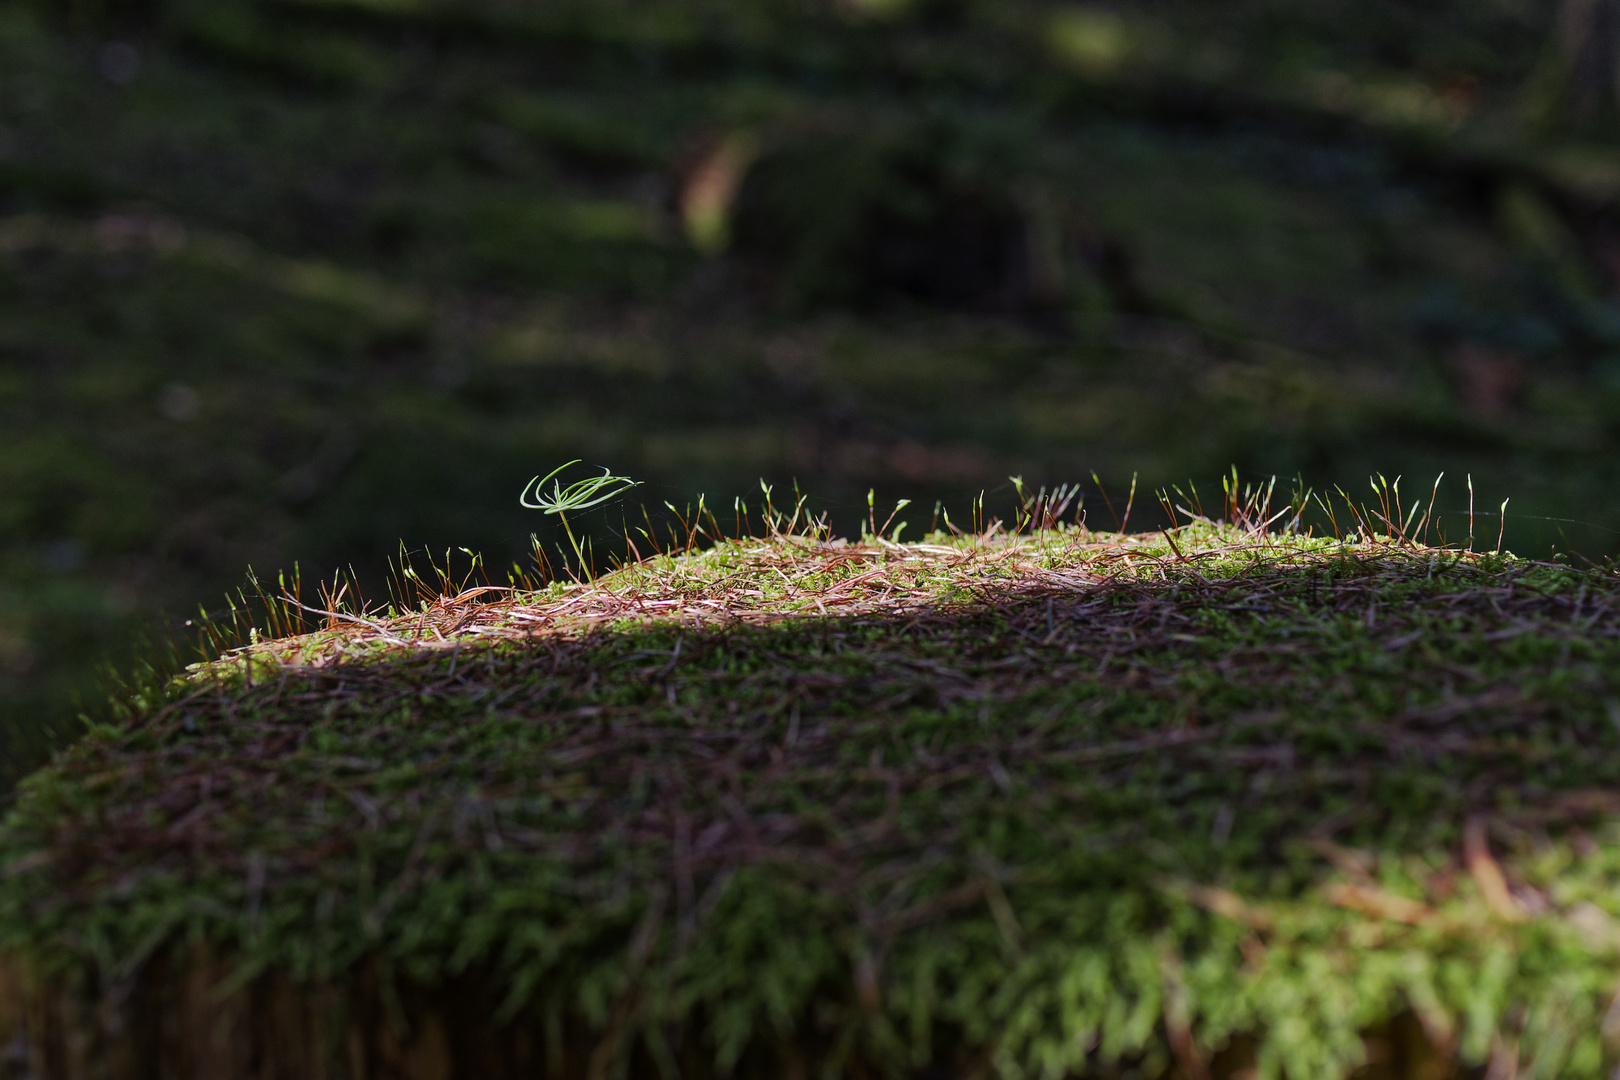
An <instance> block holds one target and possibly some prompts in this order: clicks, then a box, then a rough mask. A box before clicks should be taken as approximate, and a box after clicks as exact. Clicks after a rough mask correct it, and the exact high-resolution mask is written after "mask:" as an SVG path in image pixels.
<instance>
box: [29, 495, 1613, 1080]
mask: <svg viewBox="0 0 1620 1080" xmlns="http://www.w3.org/2000/svg"><path fill="white" fill-rule="evenodd" d="M490 595H491V594H489V593H487V592H486V593H482V594H479V595H476V596H471V595H469V596H466V597H462V598H459V599H458V598H455V597H445V598H443V599H442V600H440V601H439V602H436V603H431V604H424V605H423V607H422V609H421V610H418V611H413V612H405V613H399V614H396V615H395V616H394V617H392V618H386V619H384V620H382V621H377V620H375V619H368V620H366V622H365V624H364V625H362V624H361V623H359V622H355V621H353V620H354V619H356V618H358V616H351V617H348V620H349V621H339V620H334V621H333V622H332V623H331V625H330V626H329V628H327V629H325V630H322V631H319V632H317V633H314V634H309V635H304V636H300V637H293V638H288V639H283V640H277V641H270V642H264V643H261V644H259V645H257V646H253V647H249V648H246V649H243V650H239V651H237V652H235V653H232V654H229V655H227V656H226V657H225V658H224V659H222V660H221V661H219V662H217V663H216V664H214V665H212V666H208V667H204V668H199V669H196V670H194V671H192V672H191V673H189V674H188V675H187V676H185V677H184V678H182V679H180V680H178V681H176V682H174V683H173V684H171V685H170V686H169V687H168V688H167V689H166V690H164V691H163V692H162V694H161V695H159V697H158V698H156V699H153V700H151V701H150V702H149V703H148V704H147V705H146V706H145V707H143V708H141V709H140V710H139V711H138V712H137V714H136V715H133V716H132V717H131V718H130V719H129V720H128V722H126V723H123V724H120V725H118V726H115V727H108V728H104V729H101V730H98V731H96V732H93V733H92V734H91V735H90V736H88V737H87V738H86V739H85V740H83V741H82V742H81V743H80V744H79V745H78V746H76V747H75V748H74V749H73V750H71V751H69V752H68V753H67V754H65V755H64V756H63V757H62V758H61V759H60V760H59V761H58V762H57V763H56V764H55V765H53V766H52V767H50V768H48V769H47V770H45V771H43V772H41V773H39V774H38V775H36V776H35V777H33V778H32V779H31V780H29V781H28V782H27V783H26V784H25V785H24V787H23V789H22V792H21V796H20V799H19V801H18V804H17V807H16V809H15V810H14V811H13V812H12V814H11V816H10V818H9V819H8V821H7V822H6V825H5V827H4V831H3V832H0V857H3V858H4V859H5V861H6V864H7V866H8V870H7V873H6V875H5V877H4V878H3V879H0V947H3V948H4V949H5V950H6V951H7V952H9V953H10V954H12V955H13V956H24V957H28V958H30V959H29V962H30V963H31V964H32V965H34V966H35V967H36V969H37V970H40V971H43V972H47V973H54V977H55V978H57V979H58V980H63V979H67V980H68V982H69V984H72V985H82V986H85V987H92V988H93V987H97V986H99V987H103V988H106V987H110V986H114V985H122V984H125V983H127V982H129V981H130V980H137V981H138V980H139V979H140V978H141V977H142V976H141V973H142V972H143V971H144V970H146V968H147V966H149V965H154V964H155V965H157V968H155V969H154V970H157V969H161V970H164V971H168V972H171V975H170V976H169V978H170V979H171V980H172V978H173V977H174V976H173V974H172V973H173V972H174V971H177V970H181V971H183V970H184V965H180V966H179V967H178V968H177V967H175V966H174V965H175V963H176V962H175V960H174V959H173V957H174V956H175V955H177V954H176V950H182V954H183V950H184V949H185V948H206V949H207V950H208V951H209V955H213V956H219V957H223V958H225V962H226V965H227V967H226V969H227V970H232V971H235V972H236V973H237V978H236V982H237V983H238V984H243V985H248V984H254V979H255V978H268V977H270V976H269V974H268V973H275V977H277V978H285V979H291V980H293V981H294V984H299V983H307V984H308V985H310V986H340V987H342V986H351V985H354V984H355V983H354V981H355V980H356V979H360V978H361V977H362V975H361V973H367V972H369V973H371V974H367V975H365V976H364V977H365V978H375V977H376V975H375V973H376V972H377V971H379V970H380V971H383V972H385V973H387V977H388V978H390V979H392V980H395V981H396V982H397V983H398V985H399V986H400V987H401V988H402V989H401V990H400V992H401V993H404V994H406V995H407V996H409V995H412V994H414V995H418V996H417V998H413V999H412V1000H421V997H420V995H422V994H428V993H432V992H433V989H434V988H435V987H439V988H442V987H445V986H448V985H451V984H454V983H455V982H456V980H458V979H462V980H465V979H467V978H469V977H470V976H469V973H475V974H476V979H475V982H476V984H477V986H478V987H479V988H480V989H479V993H481V994H483V995H484V997H485V998H486V999H487V1000H489V1001H491V1002H493V1003H495V1004H494V1005H492V1009H493V1013H494V1015H493V1019H492V1020H491V1025H492V1026H491V1027H490V1031H491V1032H499V1031H503V1030H504V1031H506V1032H508V1033H510V1032H512V1031H516V1030H528V1031H536V1032H542V1033H543V1031H544V1030H545V1024H544V1023H543V1018H544V1017H545V1016H547V1015H552V1016H561V1017H566V1018H567V1024H568V1030H569V1031H571V1032H575V1033H576V1034H577V1033H579V1032H584V1033H587V1034H589V1033H594V1034H592V1035H589V1038H590V1040H592V1042H593V1044H597V1043H600V1044H601V1045H609V1046H610V1051H611V1053H610V1056H615V1055H617V1056H623V1055H630V1057H635V1056H636V1055H651V1058H653V1059H656V1058H659V1057H661V1056H667V1055H670V1054H675V1053H676V1052H677V1050H678V1051H679V1054H680V1055H682V1059H683V1060H686V1059H687V1058H692V1059H693V1060H698V1061H701V1062H705V1063H706V1065H704V1066H703V1071H707V1070H708V1069H710V1068H713V1069H717V1070H720V1071H724V1070H725V1069H727V1068H729V1067H730V1066H731V1065H732V1064H734V1063H737V1062H746V1061H752V1060H756V1058H757V1057H758V1056H759V1055H762V1054H763V1055H766V1056H767V1057H769V1056H770V1055H772V1054H778V1055H779V1054H789V1056H790V1057H791V1056H792V1054H798V1055H800V1056H802V1057H803V1058H804V1059H806V1060H810V1061H812V1062H819V1063H821V1064H823V1065H826V1066H827V1067H829V1068H838V1067H842V1066H841V1065H840V1062H843V1063H845V1064H847V1063H848V1062H850V1061H854V1060H856V1059H859V1060H860V1061H861V1062H864V1063H866V1064H865V1066H864V1067H870V1068H877V1069H880V1070H882V1071H884V1072H892V1073H901V1072H905V1071H907V1070H910V1069H913V1068H918V1067H921V1066H923V1065H924V1064H926V1063H927V1062H929V1061H930V1060H933V1061H935V1062H936V1063H948V1062H951V1061H957V1062H959V1063H960V1062H961V1061H966V1060H968V1058H969V1057H971V1055H972V1054H973V1053H975V1052H979V1053H983V1054H988V1055H989V1058H988V1060H989V1061H991V1062H993V1064H994V1067H995V1068H996V1069H998V1070H999V1071H1000V1072H1001V1073H1002V1074H1003V1075H1007V1076H1036V1075H1043V1076H1057V1075H1062V1074H1065V1073H1076V1072H1080V1073H1083V1072H1085V1071H1086V1070H1088V1069H1107V1068H1110V1067H1116V1066H1122V1065H1124V1064H1130V1063H1135V1066H1133V1067H1136V1066H1140V1067H1142V1068H1146V1069H1148V1071H1149V1072H1152V1071H1156V1070H1157V1069H1159V1068H1162V1067H1168V1066H1169V1064H1170V1063H1172V1062H1178V1061H1179V1062H1182V1063H1183V1064H1182V1066H1181V1067H1187V1065H1186V1062H1187V1061H1191V1060H1194V1059H1199V1060H1209V1059H1211V1058H1212V1057H1213V1056H1214V1055H1216V1054H1217V1053H1218V1052H1220V1051H1221V1050H1222V1048H1223V1047H1226V1048H1228V1049H1230V1048H1231V1047H1233V1046H1238V1045H1242V1046H1246V1047H1248V1048H1249V1050H1248V1051H1246V1052H1251V1053H1252V1055H1253V1059H1252V1060H1253V1061H1254V1062H1256V1063H1257V1064H1258V1066H1259V1068H1260V1069H1261V1071H1262V1073H1263V1074H1266V1075H1280V1074H1286V1075H1288V1076H1292V1077H1306V1076H1310V1077H1318V1076H1328V1075H1337V1074H1343V1073H1346V1072H1347V1071H1348V1070H1350V1069H1351V1068H1353V1067H1354V1066H1356V1065H1357V1064H1358V1063H1359V1062H1360V1061H1361V1060H1362V1057H1363V1055H1364V1054H1365V1053H1367V1052H1368V1051H1367V1046H1368V1045H1369V1044H1368V1043H1366V1042H1364V1040H1363V1036H1364V1035H1365V1034H1366V1033H1367V1032H1369V1031H1376V1030H1383V1029H1386V1028H1388V1026H1389V1025H1390V1024H1392V1023H1397V1022H1398V1018H1399V1017H1400V1016H1402V1015H1415V1016H1417V1017H1419V1018H1420V1019H1421V1026H1422V1029H1423V1031H1424V1032H1426V1033H1427V1036H1426V1037H1428V1038H1429V1039H1430V1041H1431V1042H1433V1043H1434V1044H1435V1045H1437V1046H1439V1047H1440V1048H1441V1050H1442V1051H1443V1052H1444V1053H1446V1054H1451V1053H1455V1054H1456V1055H1458V1056H1460V1058H1461V1059H1462V1060H1463V1061H1465V1062H1475V1063H1477V1062H1482V1061H1483V1060H1485V1059H1486V1058H1488V1057H1490V1056H1491V1055H1492V1054H1493V1053H1494V1054H1497V1055H1501V1054H1503V1053H1506V1051H1505V1050H1504V1049H1503V1048H1504V1047H1507V1046H1512V1047H1515V1048H1516V1050H1515V1052H1516V1053H1519V1054H1520V1055H1522V1057H1523V1058H1524V1059H1525V1060H1532V1059H1533V1060H1535V1061H1537V1062H1539V1063H1540V1065H1539V1067H1540V1068H1543V1069H1545V1070H1547V1071H1548V1072H1549V1073H1552V1072H1557V1073H1558V1075H1570V1076H1580V1075H1593V1076H1596V1075H1600V1074H1601V1069H1602V1067H1603V1065H1604V1063H1605V1062H1608V1061H1610V1059H1611V1058H1612V1056H1613V1049H1612V1048H1611V1047H1609V1046H1608V1045H1607V1044H1606V1043H1605V1042H1604V1041H1603V1040H1604V1038H1605V1037H1606V1036H1605V1035H1604V1031H1605V1029H1604V1028H1603V1026H1602V1024H1601V1023H1600V1022H1599V1021H1600V1019H1601V1017H1602V1016H1603V1015H1604V1010H1605V1009H1606V1008H1607V1007H1608V1003H1609V996H1610V995H1611V994H1612V992H1613V987H1614V985H1615V984H1616V981H1617V978H1620V964H1617V956H1616V952H1615V950H1616V948H1617V947H1620V922H1617V921H1616V918H1617V917H1620V904H1616V903H1615V901H1614V896H1615V892H1614V884H1615V881H1614V874H1615V872H1616V870H1617V869H1620V833H1617V832H1615V831H1614V828H1613V824H1612V821H1613V815H1614V814H1615V812H1616V811H1617V810H1620V806H1617V805H1616V799H1615V798H1614V796H1613V795H1612V792H1613V791H1614V790H1615V789H1616V783H1617V781H1620V775H1617V774H1620V764H1616V760H1617V759H1616V758H1615V756H1614V754H1613V752H1612V751H1613V748H1614V746H1615V744H1616V743H1617V742H1620V736H1617V734H1616V731H1615V727H1614V723H1613V718H1612V716H1611V715H1610V714H1611V713H1612V712H1613V711H1614V710H1616V709H1617V708H1620V704H1617V703H1620V615H1617V613H1616V607H1615V602H1616V600H1617V599H1620V588H1617V586H1616V585H1615V583H1614V580H1613V579H1612V578H1611V577H1606V576H1601V575H1597V574H1591V573H1583V572H1577V571H1573V570H1570V569H1567V568H1564V567H1561V566H1556V565H1546V564H1536V563H1529V562H1525V561H1522V560H1515V559H1512V558H1508V557H1497V556H1473V555H1467V554H1463V553H1459V552H1455V551H1446V550H1438V549H1425V548H1420V547H1401V546H1398V545H1393V544H1389V543H1385V542H1379V543H1362V544H1345V543H1342V542H1340V541H1328V540H1312V539H1308V538H1298V537H1296V538H1279V537H1262V536H1257V535H1255V534H1252V533H1245V532H1241V531H1238V530H1234V529H1230V528H1226V527H1213V526H1199V527H1196V528H1189V529H1185V530H1182V531H1180V532H1179V533H1177V534H1174V535H1173V536H1165V535H1164V534H1152V535H1145V536H1137V537H1120V536H1113V535H1106V536H1104V535H1098V534H1091V533H1088V532H1085V531H1083V530H1075V529H1072V528H1065V529H1062V530H1057V531H1050V532H1045V533H1038V534H1036V535H1033V536H1021V537H1016V538H1011V539H1008V538H1005V537H1003V538H999V539H996V538H990V539H986V538H983V537H979V538H966V539H950V538H947V537H943V536H937V535H936V536H933V537H930V538H929V539H928V542H926V543H922V544H917V545H897V544H891V543H889V542H887V541H883V542H866V543H862V544H847V543H842V542H840V543H828V542H826V541H824V540H819V539H816V538H814V537H788V538H782V537H778V538H776V539H772V540H766V541H736V542H731V543H726V544H722V545H720V546H718V547H716V548H714V549H712V550H709V551H706V552H702V553H700V554H694V555H688V556H681V557H658V558H655V559H653V560H651V561H649V562H646V563H642V564H637V565H634V566H631V567H628V568H626V569H624V570H621V571H619V572H617V573H615V574H611V575H607V576H605V577H602V578H600V579H598V580H597V581H595V582H593V583H591V584H589V585H578V586H552V587H551V588H550V589H548V590H546V591H544V592H541V593H534V594H515V595H510V596H503V597H501V598H499V599H497V600H495V602H484V601H487V600H489V598H490ZM159 957H161V958H163V959H162V960H161V962H160V961H158V960H157V959H155V958H159ZM379 965H381V966H380V967H379ZM255 985H256V984H255ZM413 1015H417V1014H413ZM421 1015H425V1014H421ZM435 1015H437V1014H435ZM502 1024H508V1026H507V1027H505V1028H502V1027H501V1025H502ZM1240 1036H1241V1039H1239V1037H1240ZM491 1037H492V1038H493V1037H495V1036H494V1035H492V1036H491ZM537 1037H539V1036H537ZM558 1038H562V1037H561V1036H558ZM671 1039H674V1040H675V1042H676V1044H678V1046H677V1047H676V1050H672V1049H671V1046H672V1045H675V1044H672V1043H670V1040H671ZM602 1040H607V1041H606V1042H602ZM1234 1040H1238V1041H1236V1042H1235V1041H1234ZM565 1041H566V1040H565ZM558 1045H559V1046H560V1045H561V1044H560V1043H559V1044H558ZM783 1046H787V1047H790V1048H792V1049H791V1053H790V1051H789V1050H784V1049H782V1047H783ZM559 1052H560V1051H559ZM604 1053H609V1051H604ZM693 1055H695V1058H693V1057H692V1056H693ZM964 1055H965V1056H964ZM1188 1055H1192V1057H1191V1058H1189V1057H1188ZM623 1060H625V1061H628V1060H630V1058H629V1057H626V1058H623ZM638 1060H639V1058H638ZM784 1060H785V1059H784ZM458 1067H465V1066H458Z"/></svg>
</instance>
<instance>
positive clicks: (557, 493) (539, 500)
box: [518, 458, 641, 577]
mask: <svg viewBox="0 0 1620 1080" xmlns="http://www.w3.org/2000/svg"><path fill="white" fill-rule="evenodd" d="M578 464H579V460H578V459H577V458H576V459H575V460H573V461H570V462H569V463H568V464H566V465H561V466H558V467H557V468H555V469H553V470H551V472H549V473H547V474H546V475H545V477H544V478H542V477H539V476H536V477H535V478H534V479H532V480H530V481H529V482H528V483H527V484H525V485H523V494H521V495H519V496H518V503H519V505H521V506H522V507H523V508H524V509H526V510H543V511H545V512H546V513H548V514H556V515H557V517H558V518H559V519H561V521H562V525H563V532H565V533H567V534H568V543H569V545H570V546H571V547H573V549H574V558H576V559H578V560H579V564H580V567H581V568H582V569H583V570H584V571H585V574H586V576H587V577H589V576H590V568H589V567H588V566H586V565H585V552H584V550H583V549H582V548H581V547H580V543H579V540H578V539H577V538H576V537H575V536H574V527H573V526H572V525H570V524H569V523H568V515H569V513H571V512H577V511H580V510H589V509H590V508H591V507H593V506H601V505H602V504H603V503H605V502H609V501H611V500H613V499H615V498H618V497H619V496H620V495H623V494H624V493H625V492H627V491H629V490H630V489H631V488H634V487H640V486H641V483H640V481H638V480H632V479H630V478H629V477H628V476H614V475H613V470H612V469H603V470H602V475H601V476H591V477H587V478H586V479H584V480H576V481H575V482H574V483H572V484H569V485H568V486H567V487H563V484H562V481H561V480H557V479H555V478H556V476H557V474H558V473H560V472H562V471H563V470H564V469H568V468H572V467H573V466H575V465H578ZM547 483H550V484H551V494H549V495H547V494H546V491H545V487H546V484H547ZM531 490H532V491H533V492H534V498H533V500H531V499H530V498H529V492H530V491H531Z"/></svg>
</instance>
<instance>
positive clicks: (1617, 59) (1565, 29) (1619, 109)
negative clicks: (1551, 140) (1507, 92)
mask: <svg viewBox="0 0 1620 1080" xmlns="http://www.w3.org/2000/svg"><path fill="white" fill-rule="evenodd" d="M1555 33H1556V35H1557V39H1556V41H1555V43H1554V44H1555V47H1556V49H1557V57H1556V64H1557V81H1556V83H1555V85H1554V87H1553V88H1552V89H1553V93H1552V95H1551V98H1552V100H1551V102H1550V104H1551V105H1552V108H1551V109H1550V110H1549V111H1550V113H1551V118H1552V119H1555V120H1561V121H1566V122H1573V123H1575V124H1577V125H1582V126H1584V125H1587V124H1591V123H1593V122H1596V121H1601V120H1609V119H1612V118H1614V117H1615V116H1617V115H1620V0H1562V3H1561V4H1560V7H1559V12H1558V25H1557V27H1556V30H1555Z"/></svg>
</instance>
